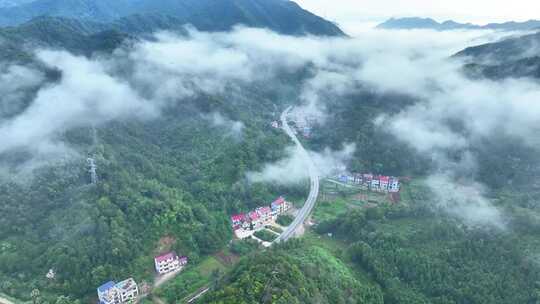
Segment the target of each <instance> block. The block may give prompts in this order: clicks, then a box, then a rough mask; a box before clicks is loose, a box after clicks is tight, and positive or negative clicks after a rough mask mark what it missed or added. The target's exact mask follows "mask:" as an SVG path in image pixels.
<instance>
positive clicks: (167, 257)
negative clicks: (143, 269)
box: [154, 251, 188, 274]
mask: <svg viewBox="0 0 540 304" xmlns="http://www.w3.org/2000/svg"><path fill="white" fill-rule="evenodd" d="M187 262H188V259H187V257H179V256H178V255H177V254H176V252H174V251H173V252H168V253H165V254H162V255H159V256H157V257H155V258H154V265H155V269H156V272H157V273H159V274H166V273H169V272H172V271H175V270H178V269H180V268H182V267H184V266H185V265H186V264H187Z"/></svg>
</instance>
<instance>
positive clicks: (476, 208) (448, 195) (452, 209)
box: [426, 174, 506, 229]
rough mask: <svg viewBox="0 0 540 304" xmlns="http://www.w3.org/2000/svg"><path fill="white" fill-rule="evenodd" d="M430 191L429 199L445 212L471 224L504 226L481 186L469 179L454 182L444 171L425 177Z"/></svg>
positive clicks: (500, 215)
mask: <svg viewBox="0 0 540 304" xmlns="http://www.w3.org/2000/svg"><path fill="white" fill-rule="evenodd" d="M426 185H427V186H429V188H430V189H431V192H432V193H433V194H434V197H433V198H432V200H431V201H432V202H433V203H434V204H435V205H436V207H438V208H440V209H441V210H443V211H444V212H446V213H447V214H449V215H451V216H455V217H458V218H461V219H462V220H463V221H464V222H465V223H466V224H467V225H469V226H471V227H481V228H485V227H491V228H497V229H505V228H506V221H505V220H504V217H503V214H502V213H501V211H500V210H499V209H497V208H496V207H495V206H493V204H492V203H491V202H490V201H489V200H488V199H487V198H486V197H485V195H484V192H485V191H486V190H485V188H484V186H482V185H481V184H479V183H477V182H474V181H472V180H462V181H461V182H459V183H458V182H456V181H455V180H454V179H453V178H452V177H450V176H448V175H444V174H435V175H431V176H429V177H428V178H427V179H426Z"/></svg>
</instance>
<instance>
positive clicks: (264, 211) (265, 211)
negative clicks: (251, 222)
mask: <svg viewBox="0 0 540 304" xmlns="http://www.w3.org/2000/svg"><path fill="white" fill-rule="evenodd" d="M257 212H258V213H259V214H261V215H262V214H269V213H272V209H270V207H260V208H257Z"/></svg>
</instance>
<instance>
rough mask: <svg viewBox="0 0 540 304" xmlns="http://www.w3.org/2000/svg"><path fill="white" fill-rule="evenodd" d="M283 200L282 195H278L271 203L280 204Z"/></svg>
mask: <svg viewBox="0 0 540 304" xmlns="http://www.w3.org/2000/svg"><path fill="white" fill-rule="evenodd" d="M284 202H285V198H284V197H283V196H280V197H278V199H277V200H275V201H273V202H272V204H276V205H281V204H283V203H284Z"/></svg>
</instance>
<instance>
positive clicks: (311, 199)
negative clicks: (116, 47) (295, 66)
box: [274, 107, 320, 243]
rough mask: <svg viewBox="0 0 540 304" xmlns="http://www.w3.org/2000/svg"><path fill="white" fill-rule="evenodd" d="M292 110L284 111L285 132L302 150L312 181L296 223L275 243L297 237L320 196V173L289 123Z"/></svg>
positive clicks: (282, 117)
mask: <svg viewBox="0 0 540 304" xmlns="http://www.w3.org/2000/svg"><path fill="white" fill-rule="evenodd" d="M292 109H293V107H288V108H287V109H286V110H285V111H283V113H282V114H281V123H282V125H283V130H284V131H285V133H287V135H289V137H290V138H291V139H292V140H293V141H294V143H295V144H296V146H297V147H298V148H300V151H301V153H302V155H303V157H304V159H305V161H306V163H307V166H308V168H307V169H308V173H309V179H310V190H309V195H308V198H307V199H306V202H305V203H304V206H303V207H302V209H300V211H299V212H298V214H297V215H296V218H295V219H294V221H293V222H292V223H291V224H290V225H289V227H287V228H286V229H285V231H283V233H282V234H281V235H280V236H279V237H278V238H277V239H276V240H275V241H274V243H279V242H285V241H287V240H288V239H290V238H291V237H294V236H295V234H296V231H297V230H298V228H299V227H300V226H301V225H303V224H304V222H305V221H306V219H307V218H308V216H309V215H310V214H311V211H312V210H313V207H315V202H316V201H317V198H318V196H319V179H320V178H319V173H318V172H317V169H316V167H315V164H314V163H313V160H312V159H311V156H310V155H309V153H308V152H307V151H306V149H304V147H303V146H302V143H301V142H300V141H299V140H298V138H297V137H296V135H295V134H294V132H293V130H292V129H291V127H290V126H289V124H288V122H287V115H288V114H289V113H290V112H291V110H292Z"/></svg>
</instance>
